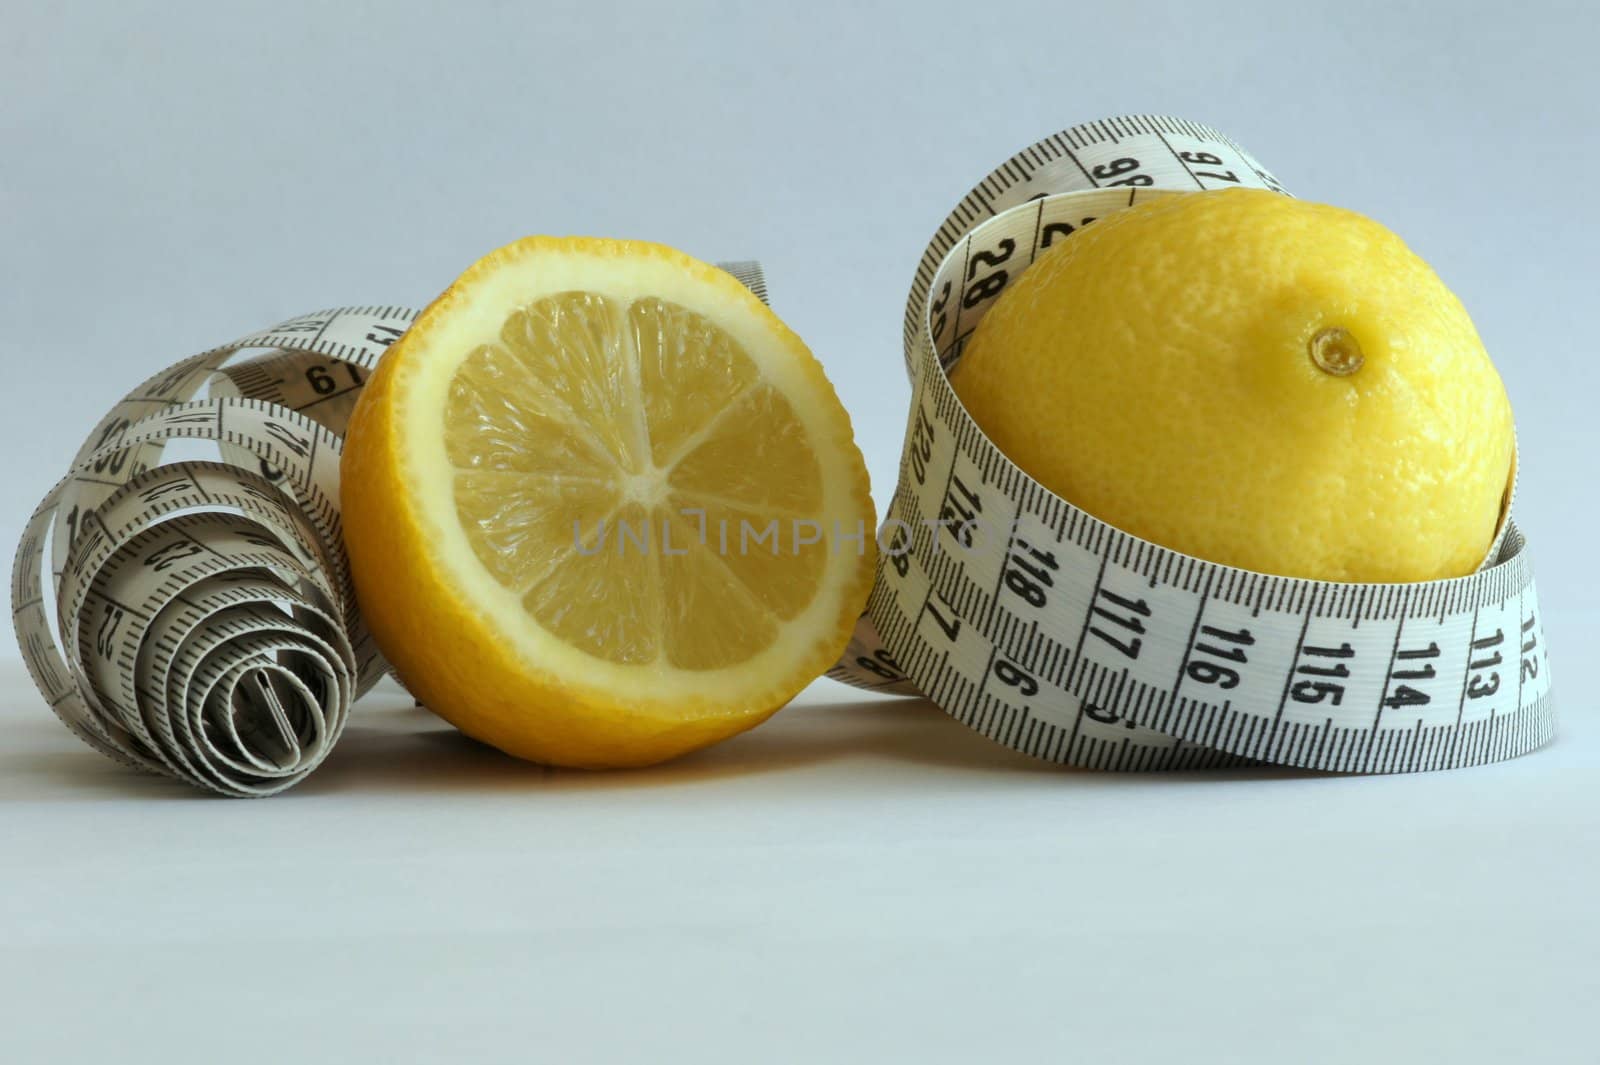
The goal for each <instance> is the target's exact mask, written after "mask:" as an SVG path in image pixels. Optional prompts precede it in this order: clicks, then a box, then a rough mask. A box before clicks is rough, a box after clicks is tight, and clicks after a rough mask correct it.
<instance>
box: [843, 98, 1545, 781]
mask: <svg viewBox="0 0 1600 1065" xmlns="http://www.w3.org/2000/svg"><path fill="white" fill-rule="evenodd" d="M1227 185H1245V186H1253V187H1259V188H1267V189H1272V190H1275V191H1280V192H1281V191H1282V187H1281V186H1280V185H1278V183H1277V181H1276V180H1275V179H1273V178H1272V177H1271V175H1270V174H1268V173H1267V172H1266V171H1265V170H1263V169H1262V168H1261V167H1260V166H1259V164H1257V163H1256V162H1255V160H1254V159H1253V158H1252V157H1250V156H1249V155H1248V154H1247V153H1245V152H1244V151H1243V150H1242V149H1240V148H1239V147H1238V146H1237V145H1236V144H1234V143H1233V142H1232V141H1230V140H1228V139H1227V138H1226V137H1223V136H1222V135H1221V134H1218V133H1216V132H1215V131H1213V130H1210V129H1209V128H1207V127H1204V126H1197V125H1195V124H1193V123H1188V122H1184V121H1181V120H1177V119H1165V118H1154V117H1139V118H1131V119H1112V120H1106V121H1102V122H1096V123H1090V124H1089V125H1087V126H1081V127H1076V128H1075V129H1073V130H1068V131H1065V132H1063V133H1060V134H1057V135H1055V136H1053V137H1050V138H1046V139H1045V140H1044V141H1041V142H1039V143H1038V144H1036V145H1033V146H1032V147H1030V148H1028V149H1025V150H1024V151H1023V152H1021V153H1019V154H1018V155H1017V156H1015V157H1013V158H1012V159H1011V160H1008V161H1007V162H1006V163H1004V164H1002V165H1001V166H1000V167H999V168H997V169H996V170H995V171H994V172H993V173H991V174H990V175H989V176H988V177H987V178H985V179H984V181H983V182H981V183H980V184H979V185H978V187H977V188H975V189H974V190H973V191H972V192H971V193H970V194H969V195H968V196H967V197H966V198H964V199H963V200H962V202H961V203H960V204H958V205H957V208H956V209H955V210H954V211H953V212H952V213H951V215H950V217H949V218H947V219H946V221H945V223H944V225H942V226H941V227H940V229H939V231H938V232H937V233H936V234H935V237H934V239H933V241H932V242H931V243H930V245H929V248H928V251H927V253H926V254H925V255H924V256H923V259H922V261H921V263H920V264H919V267H918V270H917V275H916V278H915V280H914V282H913V286H912V293H911V299H910V301H909V305H908V309H907V350H906V354H907V359H908V366H909V368H910V372H911V376H912V380H913V383H914V388H913V392H914V400H913V404H912V411H911V414H910V417H909V419H908V424H907V430H906V437H905V445H904V449H903V452H902V457H901V469H900V484H899V486H898V487H897V490H896V493H895V497H894V502H893V504H892V506H891V508H890V513H889V517H888V519H887V520H886V522H885V524H884V527H883V529H882V530H881V531H880V542H881V543H882V544H883V545H884V550H883V552H882V555H881V558H880V564H879V565H880V570H879V580H878V582H877V584H876V586H875V587H874V589H873V593H872V597H871V600H870V602H869V607H868V616H867V617H866V618H865V619H863V622H862V624H861V625H860V626H858V631H857V633H856V635H855V638H854V639H853V640H852V642H851V646H850V649H849V652H848V653H847V655H846V656H845V658H844V659H842V660H841V662H840V663H839V665H838V666H836V667H835V669H834V670H832V671H831V673H830V675H832V676H834V677H835V678H836V679H840V680H844V681H846V682H849V683H854V684H859V685H861V686H863V687H869V688H874V689H878V690H886V691H895V692H905V693H911V692H916V691H919V690H920V691H921V692H924V693H926V694H927V695H928V697H930V698H931V699H932V700H933V701H935V702H937V703H938V704H939V705H941V706H942V707H944V709H946V710H947V711H948V712H950V713H951V714H952V715H953V716H955V717H957V718H958V719H960V720H962V721H964V722H966V723H967V724H969V725H971V726H972V727H973V728H975V729H977V730H978V731H979V732H982V733H983V734H985V735H987V736H990V737H992V738H994V739H996V740H998V741H1000V742H1002V743H1004V744H1006V745H1008V746H1011V747H1014V748H1016V749H1019V750H1023V751H1026V752H1028V753H1031V754H1035V755H1039V756H1041V757H1045V758H1049V759H1053V760H1056V761H1060V762H1066V763H1070V764H1075V765H1081V766H1087V767H1095V768H1111V769H1154V768H1180V767H1202V766H1216V765H1238V764H1250V763H1258V762H1269V763H1279V764H1285V765H1293V766H1303V767H1311V768H1320V769H1328V770H1335V771H1350V772H1396V771H1406V770H1415V769H1430V768H1438V767H1444V766H1453V765H1466V764H1473V763H1477V762H1483V761H1490V760H1494V759H1498V758H1506V757H1511V756H1513V755H1516V754H1519V753H1522V752H1524V751H1527V750H1530V749H1532V748H1534V747H1536V746H1538V745H1540V744H1541V743H1543V742H1545V741H1547V740H1548V739H1549V737H1550V736H1551V735H1552V734H1553V730H1554V722H1555V717H1554V708H1553V705H1552V703H1551V701H1550V697H1549V668H1548V659H1547V657H1546V654H1545V649H1544V637H1543V632H1542V629H1541V625H1540V620H1539V612H1538V607H1537V597H1536V594H1535V591H1534V588H1533V583H1532V572H1531V568H1530V566H1529V564H1528V559H1527V554H1526V552H1525V550H1524V543H1523V540H1522V537H1521V534H1520V533H1519V532H1518V531H1517V530H1516V528H1515V526H1514V524H1513V523H1512V522H1511V521H1510V518H1509V513H1510V504H1509V501H1508V505H1507V517H1506V520H1505V521H1504V522H1503V528H1502V531H1501V536H1500V538H1499V539H1498V540H1497V541H1496V544H1495V545H1494V547H1493V549H1492V550H1491V552H1490V557H1489V558H1488V559H1486V561H1485V565H1484V567H1483V568H1482V569H1480V571H1479V572H1478V573H1477V574H1475V575H1473V576H1471V577H1467V578H1462V579H1458V580H1453V581H1435V582H1427V583H1421V584H1411V585H1346V584H1328V583H1323V582H1315V581H1303V580H1293V579H1289V578H1283V577H1273V576H1267V575H1264V574H1258V573H1250V572H1246V571H1241V570H1236V569H1230V568H1228V567H1223V566H1217V565H1213V564H1210V563H1206V562H1203V561H1201V560H1198V559H1194V558H1190V557H1187V556H1184V555H1181V554H1178V553H1176V552H1172V551H1167V550H1165V549H1162V548H1159V547H1156V546H1155V545H1152V544H1149V543H1146V542H1144V541H1140V540H1138V539H1136V538H1134V537H1131V536H1128V535H1126V534H1124V533H1122V532H1120V531H1118V530H1116V529H1114V528H1112V527H1110V526H1107V525H1105V524H1104V523H1102V522H1099V521H1097V520H1096V519H1094V518H1092V517H1091V516H1089V515H1088V514H1086V513H1084V512H1082V511H1080V510H1078V509H1076V508H1075V507H1072V506H1071V505H1070V504H1068V503H1066V502H1065V501H1064V500H1061V499H1060V498H1059V497H1056V496H1054V495H1052V494H1051V493H1050V492H1048V491H1047V490H1046V489H1044V488H1043V487H1042V486H1040V485H1038V484H1037V483H1036V482H1034V481H1033V480H1032V479H1030V478H1028V477H1027V476H1026V475H1025V474H1024V473H1023V472H1022V471H1021V470H1019V469H1018V468H1017V467H1016V466H1015V465H1014V464H1012V463H1011V462H1010V461H1009V460H1007V459H1006V458H1005V456H1004V455H1003V454H1001V453H1000V452H999V451H998V450H996V449H995V448H994V447H993V445H992V444H990V443H989V442H988V441H987V439H986V438H985V437H984V436H983V434H982V432H981V431H980V430H979V429H978V428H977V426H976V424H975V423H973V421H972V420H971V418H970V417H968V416H967V414H966V412H965V410H964V409H963V408H962V407H961V404H960V402H959V400H957V399H956V397H955V394H954V392H953V390H952V389H951V388H950V385H949V381H948V379H947V378H946V376H945V372H946V370H947V368H948V367H949V366H950V365H952V364H953V363H954V361H956V360H958V359H959V357H960V353H961V348H962V345H963V343H964V340H965V337H966V336H967V335H968V334H969V333H970V331H971V329H972V328H973V327H974V326H975V325H976V324H977V321H978V319H979V318H981V316H982V314H983V313H984V312H985V311H986V310H987V308H988V306H989V305H990V304H991V303H992V302H993V300H994V298H995V297H996V296H998V294H999V293H1000V292H1001V291H1003V290H1004V288H1005V286H1006V285H1007V284H1008V283H1009V281H1010V280H1011V279H1012V278H1013V277H1014V276H1016V275H1017V274H1019V273H1020V272H1021V270H1022V268H1023V267H1025V266H1026V265H1027V264H1028V263H1031V262H1032V261H1033V259H1034V257H1035V256H1037V255H1038V254H1039V253H1041V252H1042V251H1044V250H1045V249H1047V248H1048V247H1050V246H1051V244H1052V243H1053V242H1055V241H1057V240H1061V239H1066V238H1068V237H1070V236H1071V235H1072V233H1074V232H1076V231H1077V230H1078V229H1080V228H1082V226H1084V225H1088V224H1091V223H1092V222H1093V221H1094V220H1095V219H1096V218H1098V217H1102V216H1104V215H1105V214H1107V213H1109V212H1111V211H1114V210H1118V209H1121V208H1122V207H1125V206H1128V205H1129V204H1131V203H1133V202H1136V201H1137V200H1139V199H1140V198H1142V197H1146V196H1154V195H1166V194H1172V193H1174V192H1181V191H1193V190H1196V189H1206V188H1215V187H1225V186H1227Z"/></svg>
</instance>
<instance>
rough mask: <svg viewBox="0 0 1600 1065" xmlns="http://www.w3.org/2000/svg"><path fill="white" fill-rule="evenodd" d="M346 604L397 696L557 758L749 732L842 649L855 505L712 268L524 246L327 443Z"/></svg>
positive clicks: (578, 761)
mask: <svg viewBox="0 0 1600 1065" xmlns="http://www.w3.org/2000/svg"><path fill="white" fill-rule="evenodd" d="M341 498H342V506H343V519H344V533H345V539H346V543H347V545H348V548H349V554H350V561H351V566H352V569H353V573H354V577H355V583H356V588H357V594H358V598H359V600H360V603H361V607H362V609H363V612H364V614H365V616H366V619H367V621H368V624H369V625H370V627H371V629H372V631H373V634H374V636H375V637H376V639H377V641H378V645H379V647H380V648H381V649H382V650H383V652H384V654H385V655H386V656H387V657H388V658H389V660H390V661H391V662H392V663H393V664H394V666H395V668H396V670H397V672H398V673H399V675H400V677H401V678H402V679H403V680H404V681H405V683H406V685H407V687H408V688H410V689H411V691H412V692H413V693H414V694H416V696H417V697H418V698H419V699H420V700H421V701H422V702H423V703H424V704H426V705H427V706H428V707H429V708H430V709H432V710H433V711H435V712H436V713H438V714H439V715H441V716H442V717H444V718H446V719H447V720H449V721H450V722H452V723H453V724H455V725H456V726H457V727H459V728H460V729H462V730H463V731H464V732H466V733H468V734H469V735H472V736H474V737H476V738H478V739H481V740H484V741H486V742H488V743H491V744H494V745H495V746H497V747H499V748H501V749H503V750H505V751H507V752H509V753H512V754H515V755H518V756H521V757H524V758H528V759H532V760H535V761H539V762H545V763H550V764H559V765H571V766H584V767H603V766H624V765H640V764H646V763H651V762H656V761H660V760H662V759H665V758H669V757H672V756H674V755H677V754H680V753H683V752H685V751H688V750H692V749H695V748H698V747H702V746H704V745H706V744H708V743H712V742H714V741H716V740H719V739H722V738H724V737H727V736H729V735H732V734H734V733H736V732H739V731H741V730H743V729H746V728H748V727H750V726H752V725H754V724H756V723H758V722H760V721H762V720H764V719H765V718H766V717H768V716H769V715H770V714H772V713H773V712H774V711H776V710H777V709H778V708H779V707H781V706H782V705H783V704H784V703H785V702H787V701H788V700H789V699H790V698H792V697H793V696H794V695H795V694H796V693H797V692H798V691H799V690H800V689H801V688H803V687H804V686H805V685H806V684H807V683H808V682H810V681H811V680H812V679H813V678H815V677H816V676H817V675H818V674H820V673H821V672H822V671H823V670H824V669H826V668H827V667H828V666H829V665H831V664H832V663H833V662H834V660H835V659H836V658H837V656H838V655H839V653H840V652H841V651H842V650H843V647H844V645H845V643H846V642H847V640H848V637H849V632H850V629H851V626H852V624H853V622H854V621H855V619H856V617H857V615H858V614H859V613H860V612H861V609H862V606H863V604H864V601H865V597H866V594H867V591H868V588H869V586H870V582H871V574H872V569H873V559H874V542H873V531H874V515H873V509H872V502H871V498H870V496H869V495H868V491H867V473H866V467H865V464H864V462H863V460H862V457H861V453H860V451H859V450H858V449H857V447H856V445H855V443H854V440H853V437H852V433H851V427H850V422H849V418H848V416H847V415H846V413H845V411H844V408H843V407H842V406H841V404H840V403H839V400H838V398H837V396H836V395H835V393H834V390H833V388H832V386H831V385H830V384H829V382H828V380H827V378H826V377H825V376H824V375H823V372H822V369H821V367H820V366H819V365H818V363H817V361H816V359H815V358H814V357H813V356H812V355H811V353H810V351H809V350H807V348H806V347H805V345H804V344H803V343H802V342H801V341H800V340H799V338H798V337H796V336H795V334H794V333H793V332H791V331H790V330H789V329H788V328H787V327H786V326H784V324H783V323H782V322H780V321H779V320H778V318H777V317H776V316H775V315H774V314H773V313H772V312H771V311H770V310H769V309H768V308H767V307H766V306H765V305H764V304H762V303H761V301H760V300H758V299H757V298H756V297H755V296H754V295H752V294H751V293H750V292H749V291H748V290H747V289H745V288H744V287H743V286H742V285H740V284H739V283H738V281H736V280H735V279H734V278H733V277H732V276H730V275H729V274H727V273H725V272H723V271H722V270H719V269H717V268H715V267H713V266H710V265H708V264H706V263H703V262H700V261H698V260H696V259H693V258H691V257H689V256H687V255H684V254H683V253H681V252H678V251H674V250H672V249H670V248H666V247H663V246H661V245H656V244H649V243H643V242H636V241H611V240H596V239H586V238H568V239H557V238H547V237H531V238H527V239H525V240H521V241H518V242H516V243H514V244H511V245H509V246H507V247H505V248H502V249H500V250H498V251H496V252H494V253H492V254H490V255H488V256H486V257H484V258H483V259H481V260H479V261H478V262H477V263H475V264H474V265H473V266H472V267H471V268H470V269H468V270H467V271H466V273H465V274H463V275H462V276H461V278H460V279H459V280H458V281H456V283H455V284H454V285H452V286H451V287H450V289H449V290H448V291H446V292H445V293H444V294H443V295H442V296H440V297H439V299H438V300H436V301H435V302H434V303H433V304H432V305H431V306H430V307H429V308H428V309H427V310H426V311H424V312H423V314H422V316H421V317H420V318H419V319H418V320H417V322H416V323H415V324H414V325H413V326H412V327H411V329H410V330H409V331H407V332H406V334H405V335H404V336H403V337H401V338H400V340H398V341H397V342H396V343H395V345H394V347H393V348H392V349H391V350H390V351H389V352H388V353H387V354H386V355H385V357H384V358H383V360H382V362H381V364H380V365H379V367H378V369H377V371H376V372H375V373H374V374H373V377H372V379H371V381H370V382H369V383H368V385H367V387H366V389H365V391H364V393H363V394H362V396H361V399H360V401H359V403H358V404H357V407H356V410H355V413H354V415H353V417H352V420H351V424H350V428H349V433H348V438H347V441H346V445H345V451H344V458H343V465H342V490H341Z"/></svg>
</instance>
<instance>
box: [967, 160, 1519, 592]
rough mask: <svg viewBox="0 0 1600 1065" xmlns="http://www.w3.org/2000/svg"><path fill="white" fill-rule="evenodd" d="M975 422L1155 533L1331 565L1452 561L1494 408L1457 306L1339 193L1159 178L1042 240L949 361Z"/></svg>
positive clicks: (1035, 469) (1472, 553)
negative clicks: (1164, 192)
mask: <svg viewBox="0 0 1600 1065" xmlns="http://www.w3.org/2000/svg"><path fill="white" fill-rule="evenodd" d="M952 384H953V385H954V387H955V390H956V392H957V394H958V395H959V396H960V398H961V400H962V402H963V403H964V404H965V406H966V407H967V409H968V410H969V411H970V412H971V414H972V416H973V418H974V419H975V420H976V421H977V423H978V425H979V426H981V427H982V428H983V430H984V432H985V433H986V434H987V435H988V436H989V437H990V439H992V440H993V441H994V442H995V444H996V445H997V446H998V447H999V448H1000V449H1001V450H1002V451H1003V452H1005V454H1006V455H1007V456H1008V457H1010V458H1011V460H1012V461H1014V462H1016V463H1017V465H1019V466H1020V467H1021V468H1022V469H1023V470H1024V471H1026V472H1027V473H1029V474H1030V475H1031V476H1033V477H1034V478H1035V479H1036V480H1038V481H1040V482H1041V483H1042V484H1044V485H1045V486H1046V487H1048V488H1050V489H1051V490H1052V491H1054V492H1055V493H1057V494H1058V495H1061V496H1062V497H1064V498H1066V499H1067V500H1068V501H1070V502H1072V503H1074V504H1076V505H1077V506H1079V507H1081V508H1083V509H1084V510H1087V511H1088V512H1090V513H1091V514H1094V515H1095V516H1096V517H1098V518H1100V519H1102V520H1104V521H1107V522H1109V523H1111V524H1113V525H1116V526H1118V527H1120V528H1122V529H1124V530H1126V531H1128V532H1131V533H1134V534H1135V535H1137V536H1141V537H1143V538H1145V539H1147V540H1152V541H1154V542H1156V543H1158V544H1161V545H1163V546H1165V547H1169V548H1173V549H1175V550H1178V551H1182V552H1185V553H1187V554H1190V555H1195V556H1198V557H1200V558H1204V559H1209V560H1211V561H1214V562H1221V563H1226V564H1229V565H1234V566H1240V567H1244V568H1247V569H1253V570H1258V571H1262V572H1267V573H1275V574H1283V575H1288V576H1295V577H1308V578H1315V579H1321V580H1330V581H1420V580H1429V579H1434V578H1446V577H1456V576H1461V575H1464V574H1467V573H1470V572H1472V571H1473V570H1474V569H1475V568H1477V566H1478V565H1479V564H1480V563H1481V562H1482V560H1483V558H1484V555H1485V553H1486V552H1487V551H1488V549H1489V547H1490V545H1491V544H1492V542H1493V540H1494V537H1495V535H1496V531H1497V526H1498V523H1499V521H1500V518H1501V510H1502V504H1503V499H1504V496H1505V494H1506V492H1507V491H1508V490H1509V481H1510V477H1511V471H1512V463H1513V461H1514V456H1513V450H1514V442H1513V431H1512V423H1511V407H1510V404H1509V402H1508V401H1507V399H1506V393H1505V389H1504V386H1503V385H1502V383H1501V381H1500V377H1499V375H1498V374H1497V373H1496V372H1495V368H1494V366H1493V364H1492V363H1491V362H1490V360H1489V356H1488V355H1487V353H1486V352H1485V351H1484V348H1483V343H1482V341H1481V340H1480V339H1479V337H1478V334H1477V331H1476V330H1475V329H1474V328H1473V325H1472V321H1471V319H1470V318H1469V317H1468V316H1467V313H1466V311H1465V310H1464V309H1463V308H1462V306H1461V303H1460V301H1459V300H1457V299H1456V297H1455V296H1454V295H1453V294H1452V293H1451V292H1450V291H1449V289H1447V288H1446V287H1445V285H1444V283H1443V282H1442V281H1440V279H1439V278H1438V276H1437V275H1436V274H1435V273H1434V272H1433V270H1432V269H1430V268H1429V267H1428V265H1427V264H1426V263H1425V262H1423V261H1422V260H1421V259H1420V258H1418V257H1417V256H1416V255H1415V254H1413V253H1412V252H1411V251H1410V250H1408V249H1407V248H1406V246H1405V245H1404V244H1403V243H1402V242H1401V241H1400V239H1399V238H1398V237H1397V236H1395V235H1394V234H1393V233H1391V232H1390V231H1389V230H1387V229H1385V228H1384V227H1383V226H1381V225H1379V224H1378V223H1377V222H1374V221H1372V220H1370V219H1367V218H1364V217H1362V216H1361V215H1358V214H1355V213H1352V212H1350V211H1346V210H1341V209H1339V208H1335V207H1328V206H1323V205H1319V204H1313V203H1306V202H1303V201H1299V200H1293V199H1290V198H1288V197H1286V196H1281V195H1278V194H1275V193H1270V192H1264V191H1257V190H1247V189H1234V190H1227V191H1222V192H1203V193H1185V194H1174V195H1170V196H1164V197H1160V198H1157V199H1153V200H1150V201H1147V202H1143V203H1140V204H1137V205H1135V206H1133V207H1130V208H1128V209H1126V210H1123V211H1119V212H1117V213H1115V214H1113V215H1110V216H1108V217H1106V218H1103V219H1102V220H1100V221H1098V222H1095V223H1094V224H1093V225H1090V226H1086V227H1084V228H1083V229H1082V230H1080V231H1079V232H1078V233H1077V234H1075V235H1073V236H1072V237H1071V238H1070V239H1068V240H1066V241H1065V242H1064V243H1062V244H1060V245H1058V246H1055V247H1052V248H1050V249H1049V250H1048V251H1047V252H1045V253H1044V254H1043V255H1041V256H1040V257H1039V259H1038V260H1037V261H1036V262H1035V263H1034V264H1033V265H1032V266H1031V267H1029V268H1028V269H1027V270H1026V271H1025V272H1024V273H1023V274H1022V276H1021V277H1020V278H1018V279H1017V281H1016V282H1015V283H1014V284H1012V285H1011V286H1010V287H1008V288H1007V289H1006V290H1005V291H1003V292H1002V293H1001V295H1000V296H999V297H998V298H997V299H996V300H995V303H994V305H993V307H991V309H990V310H989V312H988V314H986V315H985V316H984V318H983V319H982V320H981V321H980V322H979V324H978V326H977V328H976V330H975V331H974V333H973V335H972V336H971V338H970V340H969V343H968V344H967V347H966V349H965V353H964V355H963V357H962V360H961V362H960V363H959V364H958V365H957V367H956V369H955V370H954V372H953V374H952Z"/></svg>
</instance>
